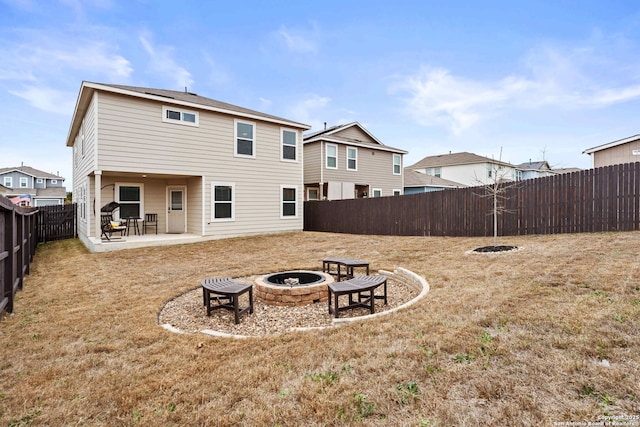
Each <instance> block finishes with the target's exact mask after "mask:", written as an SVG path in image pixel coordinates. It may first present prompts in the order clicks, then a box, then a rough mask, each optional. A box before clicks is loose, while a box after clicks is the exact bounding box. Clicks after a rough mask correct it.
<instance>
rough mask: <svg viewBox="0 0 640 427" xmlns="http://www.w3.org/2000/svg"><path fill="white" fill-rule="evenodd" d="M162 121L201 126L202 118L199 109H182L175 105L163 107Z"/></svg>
mask: <svg viewBox="0 0 640 427" xmlns="http://www.w3.org/2000/svg"><path fill="white" fill-rule="evenodd" d="M162 121H163V122H165V123H175V124H179V125H187V126H199V125H200V118H199V116H198V112H197V111H189V110H182V109H179V108H175V107H166V106H163V107H162Z"/></svg>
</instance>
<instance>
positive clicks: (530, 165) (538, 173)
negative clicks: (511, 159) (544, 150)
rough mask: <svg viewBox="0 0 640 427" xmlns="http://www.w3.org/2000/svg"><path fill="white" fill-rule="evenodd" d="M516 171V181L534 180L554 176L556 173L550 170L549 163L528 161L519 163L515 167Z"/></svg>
mask: <svg viewBox="0 0 640 427" xmlns="http://www.w3.org/2000/svg"><path fill="white" fill-rule="evenodd" d="M516 168H517V170H518V174H519V176H518V178H519V179H518V181H520V180H527V179H534V178H542V177H545V176H552V175H556V174H557V172H556V171H554V170H553V169H551V166H549V162H547V161H546V160H542V161H538V162H532V161H531V160H529V162H527V163H521V164H519V165H517V166H516Z"/></svg>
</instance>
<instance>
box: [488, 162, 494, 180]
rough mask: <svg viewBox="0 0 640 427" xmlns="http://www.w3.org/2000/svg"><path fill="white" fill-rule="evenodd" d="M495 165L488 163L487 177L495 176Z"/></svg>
mask: <svg viewBox="0 0 640 427" xmlns="http://www.w3.org/2000/svg"><path fill="white" fill-rule="evenodd" d="M493 175H494V173H493V165H487V178H493Z"/></svg>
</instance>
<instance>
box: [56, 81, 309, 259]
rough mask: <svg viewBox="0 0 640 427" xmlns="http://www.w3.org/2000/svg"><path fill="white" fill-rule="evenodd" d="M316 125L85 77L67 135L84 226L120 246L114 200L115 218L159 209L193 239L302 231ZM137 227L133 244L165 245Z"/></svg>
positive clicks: (93, 239)
mask: <svg viewBox="0 0 640 427" xmlns="http://www.w3.org/2000/svg"><path fill="white" fill-rule="evenodd" d="M308 129H309V126H308V125H305V124H302V123H297V122H294V121H291V120H288V119H284V118H281V117H276V116H272V115H269V114H264V113H260V112H257V111H253V110H249V109H246V108H243V107H238V106H235V105H231V104H227V103H223V102H219V101H216V100H213V99H210V98H206V97H203V96H198V95H196V94H194V93H190V92H187V91H184V92H182V91H172V90H163V89H151V88H143V87H133V86H122V85H112V84H101V83H91V82H83V83H82V85H81V88H80V92H79V95H78V99H77V102H76V107H75V111H74V113H73V118H72V121H71V125H70V128H69V134H68V136H67V141H66V144H67V146H68V147H71V148H72V149H73V198H74V201H75V202H77V203H78V205H79V207H78V217H79V219H78V235H79V237H80V239H81V240H82V241H83V242H84V243H85V245H87V247H89V249H90V250H92V251H105V250H110V248H107V247H109V246H112V243H111V242H110V243H106V242H105V241H103V240H102V238H101V234H102V231H101V221H100V210H101V207H102V206H105V205H106V204H108V203H110V202H114V201H115V202H117V203H118V204H119V205H120V207H119V209H117V210H116V211H114V216H115V218H114V219H117V218H118V216H120V217H133V218H140V219H141V220H144V218H145V214H147V213H156V214H157V215H158V233H159V234H161V235H162V234H165V235H167V237H170V236H169V235H171V236H175V235H182V236H183V237H185V238H191V239H192V240H189V241H194V240H193V239H195V240H198V239H199V240H206V239H218V238H227V237H235V236H243V235H253V234H262V233H276V232H287V231H298V230H302V229H303V217H302V200H303V189H304V185H303V180H302V174H303V171H302V165H303V158H302V155H303V153H302V134H303V132H304V131H305V130H308ZM142 230H144V227H142V229H141V231H142ZM135 231H136V230H135V228H134V230H133V232H131V230H130V235H129V236H126V237H125V238H124V239H123V240H124V241H125V242H124V243H123V244H124V245H125V247H135V245H138V246H146V245H149V244H162V243H158V241H155V242H154V243H144V242H140V240H141V239H144V238H147V237H148V236H134V235H133V233H135ZM136 240H138V242H137V243H136ZM185 241H187V240H186V239H185ZM171 242H172V243H176V242H178V243H179V242H180V241H179V240H176V239H174V240H171ZM166 244H170V243H166ZM126 245H129V246H126Z"/></svg>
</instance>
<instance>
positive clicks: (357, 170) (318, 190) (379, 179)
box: [304, 122, 407, 200]
mask: <svg viewBox="0 0 640 427" xmlns="http://www.w3.org/2000/svg"><path fill="white" fill-rule="evenodd" d="M404 154H407V152H406V151H404V150H400V149H398V148H394V147H390V146H388V145H384V144H383V143H382V142H381V141H380V140H378V139H377V138H376V137H375V136H373V135H372V134H371V133H370V132H369V131H368V130H367V129H365V128H364V126H362V125H361V124H360V123H358V122H352V123H348V124H344V125H338V126H331V127H329V128H325V129H323V130H320V131H317V132H312V133H309V134H306V135H305V136H304V186H305V191H306V200H324V199H327V200H338V199H354V198H356V199H357V198H362V197H382V196H396V195H400V194H402V188H403V174H402V170H403V155H404Z"/></svg>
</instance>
